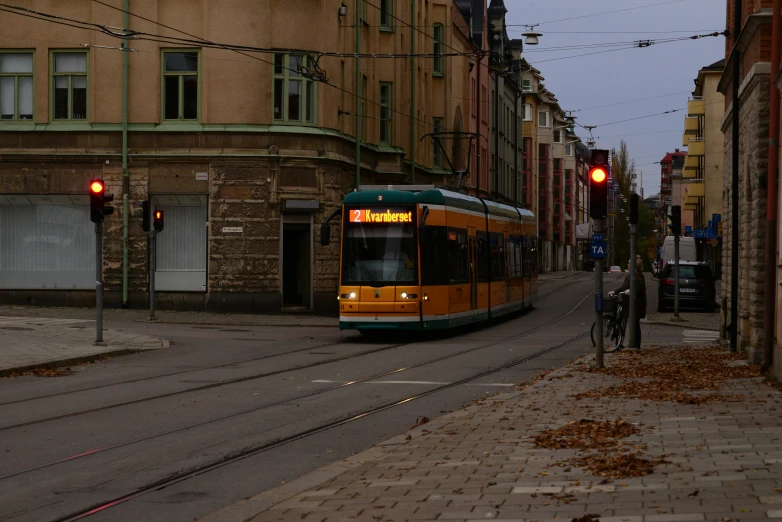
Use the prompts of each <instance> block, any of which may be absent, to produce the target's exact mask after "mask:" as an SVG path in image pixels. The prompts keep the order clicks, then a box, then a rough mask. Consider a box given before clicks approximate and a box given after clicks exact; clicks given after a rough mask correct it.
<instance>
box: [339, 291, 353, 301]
mask: <svg viewBox="0 0 782 522" xmlns="http://www.w3.org/2000/svg"><path fill="white" fill-rule="evenodd" d="M340 297H341V298H342V299H355V298H356V292H350V293H349V294H342V295H341V296H340Z"/></svg>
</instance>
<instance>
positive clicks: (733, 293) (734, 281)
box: [730, 0, 744, 353]
mask: <svg viewBox="0 0 782 522" xmlns="http://www.w3.org/2000/svg"><path fill="white" fill-rule="evenodd" d="M743 12H744V11H743V10H742V6H741V0H734V2H733V18H734V20H733V71H731V74H732V76H733V86H732V88H731V91H732V93H731V94H732V96H733V115H732V118H731V120H732V123H731V124H732V129H731V141H732V144H731V147H732V158H731V179H730V181H731V187H733V190H731V191H730V208H731V210H730V237H731V249H730V250H731V252H730V351H731V352H734V353H735V352H738V339H739V191H738V186H739V125H740V124H741V121H740V119H739V101H740V100H739V81H740V79H741V51H739V48H738V43H739V35H740V34H741V18H742V13H743Z"/></svg>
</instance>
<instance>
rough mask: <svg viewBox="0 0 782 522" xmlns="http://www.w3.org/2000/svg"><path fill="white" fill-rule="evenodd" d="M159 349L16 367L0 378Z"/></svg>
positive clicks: (127, 350) (124, 351) (128, 350)
mask: <svg viewBox="0 0 782 522" xmlns="http://www.w3.org/2000/svg"><path fill="white" fill-rule="evenodd" d="M159 349H160V348H151V349H147V350H144V349H130V348H124V349H121V350H112V351H109V352H101V353H96V354H94V355H84V356H82V357H69V358H67V359H57V360H55V361H48V362H44V363H39V364H29V365H27V366H17V367H15V368H2V369H0V377H9V376H11V375H13V374H15V373H23V372H29V371H32V370H47V369H51V368H61V367H63V366H69V365H76V364H84V363H88V362H97V361H102V360H104V359H108V358H109V357H120V356H122V355H131V354H134V353H139V352H148V351H150V350H159Z"/></svg>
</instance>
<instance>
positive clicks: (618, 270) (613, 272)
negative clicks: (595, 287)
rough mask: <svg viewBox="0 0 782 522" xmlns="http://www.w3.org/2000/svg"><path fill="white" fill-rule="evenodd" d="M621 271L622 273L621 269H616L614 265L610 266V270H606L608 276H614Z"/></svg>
mask: <svg viewBox="0 0 782 522" xmlns="http://www.w3.org/2000/svg"><path fill="white" fill-rule="evenodd" d="M621 271H622V268H621V267H618V266H616V265H614V266H612V267H611V268H609V269H608V273H609V274H615V273H618V272H621Z"/></svg>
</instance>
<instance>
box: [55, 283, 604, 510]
mask: <svg viewBox="0 0 782 522" xmlns="http://www.w3.org/2000/svg"><path fill="white" fill-rule="evenodd" d="M587 297H589V295H587ZM587 297H585V298H584V299H583V300H582V301H581V302H580V303H579V304H578V305H577V306H576V308H578V306H580V305H581V304H582V303H583V302H584V300H586V298H587ZM574 310H575V308H574ZM574 310H573V311H574ZM570 313H572V311H571V312H570ZM568 315H569V314H568ZM554 322H556V321H554ZM541 328H543V327H540V328H538V329H541ZM522 335H523V334H519V335H517V336H514V337H520V336H522ZM588 335H589V332H582V333H580V334H578V335H576V336H575V337H572V338H570V339H568V340H566V341H564V342H562V343H559V344H557V345H554V346H549V347H547V348H545V349H543V350H539V351H537V352H535V353H533V354H529V355H526V356H523V357H519V358H516V359H513V360H511V361H508V362H506V363H504V364H502V365H499V366H495V367H494V368H491V369H488V370H484V371H482V372H479V373H476V374H473V375H471V376H468V377H465V378H463V379H459V380H456V381H454V382H450V383H447V384H443V385H440V386H437V387H434V388H431V389H428V390H425V391H423V392H420V393H418V394H415V395H412V396H409V397H406V398H404V399H401V400H393V401H390V402H387V403H385V404H382V405H379V406H374V407H372V408H369V409H365V410H363V411H360V412H357V413H351V414H349V415H346V416H342V417H339V418H337V419H334V420H332V421H329V422H326V423H322V424H320V425H318V426H315V427H312V428H308V429H305V430H301V431H298V432H296V433H294V434H291V435H287V436H284V437H278V438H276V439H273V440H271V441H267V442H263V443H260V444H258V445H255V446H251V447H248V448H245V449H242V450H240V451H237V452H234V453H232V454H229V455H224V456H223V457H221V458H219V459H217V460H214V461H212V462H210V463H207V464H204V465H200V466H196V467H193V468H191V469H188V470H184V471H180V472H177V473H174V474H171V475H169V476H168V477H166V478H163V479H160V480H158V481H156V482H153V483H151V484H147V485H145V486H141V487H139V488H137V489H135V490H134V491H132V492H130V493H126V494H124V495H121V496H117V497H115V498H112V499H110V500H107V501H102V502H100V503H96V504H93V505H91V506H89V507H87V508H84V509H80V510H78V511H75V512H72V513H69V514H67V515H65V516H62V517H60V518H57V519H55V520H54V521H53V522H74V521H77V520H82V519H85V518H87V517H90V516H92V515H96V514H98V513H103V512H105V511H107V510H109V509H111V508H113V507H116V506H118V505H121V504H124V503H126V502H128V501H131V500H133V499H136V498H138V497H141V496H143V495H146V494H148V493H151V492H153V491H157V490H162V489H165V488H168V487H171V486H173V485H175V484H178V483H180V482H184V481H187V480H190V479H192V478H195V477H197V476H199V475H203V474H205V473H209V472H211V471H214V470H217V469H219V468H222V467H225V466H229V465H231V464H234V463H236V462H238V461H241V460H244V459H247V458H250V457H253V456H255V455H258V454H260V453H263V452H266V451H270V450H273V449H275V448H279V447H281V446H284V445H286V444H290V443H292V442H295V441H298V440H301V439H304V438H306V437H310V436H313V435H316V434H319V433H322V432H324V431H327V430H330V429H333V428H337V427H340V426H344V425H346V424H350V423H352V422H356V421H358V420H360V419H363V418H366V417H368V416H371V415H375V414H377V413H381V412H384V411H386V410H389V409H392V408H395V407H397V406H401V405H403V404H407V403H409V402H411V401H414V400H418V399H421V398H424V397H428V396H430V395H434V394H436V393H439V392H442V391H445V390H448V389H451V388H453V387H456V386H460V385H463V384H468V383H470V382H472V381H475V380H477V379H481V378H484V377H487V376H490V375H493V374H495V373H498V372H501V371H504V370H507V369H510V368H513V367H515V366H519V365H521V364H524V363H527V362H530V361H532V360H535V359H537V358H540V357H542V356H544V355H546V354H549V353H551V352H553V351H555V350H558V349H560V348H563V347H564V346H567V345H569V344H571V343H573V342H575V341H578V340H581V339H584V338H586V337H587V336H588ZM506 341H507V339H503V340H502V341H496V342H494V343H492V344H499V343H500V342H506ZM484 347H486V346H484Z"/></svg>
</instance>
